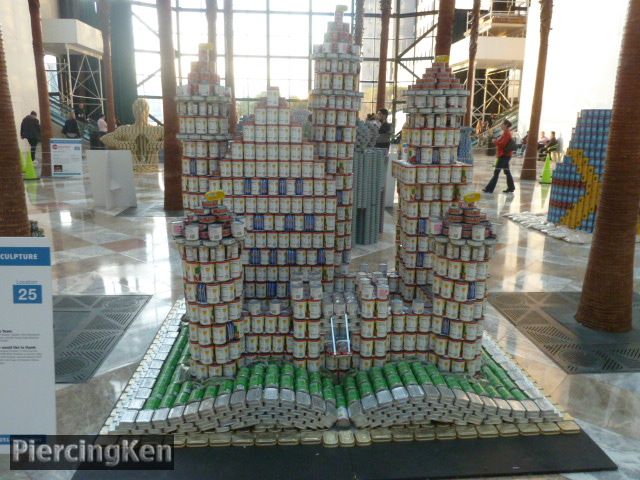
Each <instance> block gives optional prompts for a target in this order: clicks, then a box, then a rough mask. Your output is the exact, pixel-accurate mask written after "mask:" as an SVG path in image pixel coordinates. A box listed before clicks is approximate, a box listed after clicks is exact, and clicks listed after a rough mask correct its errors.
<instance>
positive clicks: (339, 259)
mask: <svg viewBox="0 0 640 480" xmlns="http://www.w3.org/2000/svg"><path fill="white" fill-rule="evenodd" d="M344 11H345V7H343V6H338V7H337V8H336V13H335V19H334V21H333V22H329V25H328V29H327V32H326V33H325V36H324V42H323V43H322V44H319V45H314V47H313V59H314V88H313V91H312V93H311V96H310V100H309V102H310V108H311V112H312V123H313V135H314V143H315V151H316V154H317V156H318V157H319V158H320V159H321V160H322V161H323V162H324V163H325V165H326V172H327V173H328V174H330V175H333V176H334V178H335V183H336V191H337V202H338V204H337V209H336V217H337V218H336V247H335V252H336V256H335V265H336V268H338V269H341V270H346V268H347V266H348V264H349V260H350V255H351V245H352V238H351V231H352V218H353V200H354V199H353V154H354V147H355V142H356V119H357V116H358V111H359V110H360V102H361V97H362V94H361V93H360V92H359V73H360V46H358V45H354V44H353V38H352V36H351V34H350V33H349V24H347V23H345V22H344V21H343V14H344Z"/></svg>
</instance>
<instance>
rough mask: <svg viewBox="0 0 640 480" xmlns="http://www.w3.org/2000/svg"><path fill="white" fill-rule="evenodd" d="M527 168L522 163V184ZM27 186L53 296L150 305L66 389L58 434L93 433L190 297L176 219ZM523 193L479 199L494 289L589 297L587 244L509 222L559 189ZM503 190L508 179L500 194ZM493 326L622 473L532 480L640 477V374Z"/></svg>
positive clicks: (384, 256) (372, 256)
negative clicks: (89, 371) (580, 363)
mask: <svg viewBox="0 0 640 480" xmlns="http://www.w3.org/2000/svg"><path fill="white" fill-rule="evenodd" d="M521 163H522V162H521V160H519V159H514V161H513V166H512V168H513V171H514V176H515V178H516V179H517V178H518V176H519V172H520V168H521ZM492 167H493V159H490V158H488V157H485V156H482V155H477V156H476V168H475V178H474V184H475V186H476V188H477V190H478V191H479V190H480V189H481V188H482V186H483V185H484V183H486V182H487V180H488V178H489V176H490V174H491V171H492ZM136 183H137V190H138V201H139V203H140V204H144V205H151V204H153V203H161V202H162V174H161V173H154V174H139V175H137V176H136ZM503 185H504V187H503ZM26 186H27V195H28V201H29V212H30V217H31V218H32V219H33V220H38V221H39V223H40V225H41V226H42V227H43V228H44V229H45V231H46V235H47V236H48V237H49V238H51V239H52V241H53V246H54V266H53V279H54V293H57V294H126V293H142V294H150V295H153V298H152V299H151V300H150V302H149V303H148V304H147V306H146V307H145V309H144V310H143V312H142V313H141V315H140V316H139V317H138V318H137V319H136V320H135V321H134V322H133V324H132V325H131V326H130V327H129V330H128V331H127V333H126V334H125V336H124V337H123V338H122V339H121V341H120V342H119V343H118V345H117V346H116V347H115V349H114V350H113V351H112V352H111V354H110V355H109V356H108V358H107V359H106V361H105V362H104V363H103V364H102V366H101V367H100V369H99V371H98V372H97V374H96V375H95V377H94V378H92V379H91V380H90V381H89V382H87V383H84V384H78V385H58V386H57V413H58V433H60V434H84V433H86V434H90V433H95V432H97V431H98V430H99V428H100V427H101V426H102V424H103V422H104V419H105V418H106V417H107V416H108V414H109V413H110V411H111V409H112V407H113V405H114V403H115V401H116V400H117V398H118V396H119V395H120V393H121V391H122V390H123V389H124V387H125V386H126V383H127V381H128V379H129V377H130V375H131V373H132V372H133V370H134V369H135V367H136V364H137V362H138V361H139V360H140V359H141V357H142V355H143V353H144V352H145V350H146V348H147V346H148V345H149V343H150V342H151V340H152V339H153V336H154V335H155V333H156V331H157V329H158V328H159V326H160V323H161V322H162V320H163V319H164V317H165V315H166V314H167V312H168V311H169V309H170V307H171V305H172V304H173V302H175V301H176V300H178V299H179V298H180V297H181V295H182V284H181V266H180V262H179V257H178V255H177V253H176V251H175V250H174V249H173V248H172V246H171V243H170V241H169V238H168V235H167V224H168V222H169V221H170V220H171V219H170V218H164V217H125V216H117V214H118V213H119V212H118V211H106V210H102V209H97V208H95V207H94V206H93V202H92V200H91V196H90V185H89V184H88V182H87V181H86V180H85V181H83V180H82V179H68V180H67V179H55V180H43V181H39V182H27V183H26ZM516 187H517V189H516V192H515V193H514V194H503V193H494V194H492V195H484V196H483V199H482V201H481V206H482V207H483V208H484V209H485V210H486V211H487V213H488V214H489V216H490V218H491V220H492V221H494V222H495V223H496V224H497V225H498V227H497V229H498V232H499V245H498V249H497V253H496V256H495V258H494V259H493V261H492V264H491V278H490V281H489V290H490V291H554V290H565V291H566V290H574V291H578V290H580V287H581V283H582V278H583V276H584V272H585V267H586V262H587V259H588V254H589V248H590V247H589V245H576V244H569V243H566V242H563V241H561V240H556V239H553V238H550V237H548V236H545V235H544V234H541V233H539V232H536V231H532V230H528V229H526V228H523V227H520V226H518V225H517V224H516V223H514V222H512V221H510V220H507V219H506V218H503V217H502V215H504V214H505V213H508V212H523V211H531V212H543V211H545V210H546V208H547V204H548V198H549V193H550V186H548V185H540V184H538V183H533V182H525V183H522V184H516ZM503 188H506V185H505V183H504V180H503V179H501V180H500V183H499V185H498V187H497V188H496V192H500V191H502V189H503ZM394 232H395V228H394V225H393V219H392V215H390V214H388V213H387V214H386V223H385V231H384V233H383V235H382V236H381V241H380V242H379V243H378V244H376V245H372V246H366V247H360V246H358V247H356V248H355V249H354V251H353V261H352V269H356V268H357V267H358V266H359V265H361V264H362V263H368V264H370V265H376V264H378V263H381V262H389V263H390V264H392V259H393V255H394V248H393V242H394V237H395V233H394ZM636 260H638V257H637V258H636ZM636 265H637V266H638V267H637V268H636V272H637V277H636V291H638V292H640V262H638V261H636ZM486 328H487V330H488V331H489V333H490V334H491V335H492V336H493V338H494V339H495V340H496V342H497V343H498V344H499V345H500V346H501V347H502V348H503V349H504V350H506V351H507V352H509V353H510V354H512V355H513V356H514V358H515V359H516V361H517V362H518V363H519V364H520V365H521V366H522V367H523V368H525V369H526V371H527V372H528V373H529V375H530V376H531V377H532V378H533V379H534V380H535V381H536V382H538V384H539V385H541V386H542V388H543V389H544V390H545V392H546V393H547V395H549V396H550V397H551V399H552V400H553V401H554V402H555V403H557V404H558V405H559V406H560V407H561V408H562V409H564V410H565V411H566V412H567V413H568V414H569V415H571V416H573V417H575V418H576V420H577V421H578V423H579V424H580V425H581V426H582V427H583V428H584V429H585V430H586V431H587V432H588V433H589V434H590V435H591V436H592V438H593V439H594V440H596V441H597V443H598V444H599V445H600V446H601V447H602V448H603V449H604V450H605V451H606V452H607V453H608V454H609V456H611V458H612V459H613V460H614V461H615V462H616V463H617V464H618V465H619V467H620V469H619V470H618V471H617V472H607V473H599V474H598V473H594V474H571V475H567V476H542V477H528V478H540V479H542V478H545V479H548V478H554V479H555V478H570V479H574V480H587V479H638V478H640V373H625V374H600V375H567V374H565V373H564V372H563V371H562V370H561V369H560V368H559V367H558V366H556V365H555V364H554V363H553V362H552V361H551V360H550V359H549V358H548V357H546V356H545V355H544V354H543V353H542V352H541V351H540V350H538V348H537V347H536V346H535V345H534V344H533V343H531V342H530V341H529V340H528V339H527V338H526V337H525V336H524V335H522V334H521V333H520V332H518V330H517V329H516V328H515V327H514V326H513V325H512V324H510V323H509V322H508V321H507V320H506V319H505V318H504V317H502V315H501V314H500V313H498V312H497V311H496V310H495V309H493V308H492V307H491V306H489V307H488V312H487V318H486ZM70 477H71V473H70V472H9V471H8V458H7V457H6V456H0V479H5V478H6V479H12V480H13V479H26V478H30V479H50V478H70Z"/></svg>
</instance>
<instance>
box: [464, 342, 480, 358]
mask: <svg viewBox="0 0 640 480" xmlns="http://www.w3.org/2000/svg"><path fill="white" fill-rule="evenodd" d="M477 351H478V348H477V346H476V342H475V341H465V342H463V344H462V352H461V356H462V358H464V359H465V360H472V359H474V358H475V357H476V355H477Z"/></svg>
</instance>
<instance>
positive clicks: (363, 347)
mask: <svg viewBox="0 0 640 480" xmlns="http://www.w3.org/2000/svg"><path fill="white" fill-rule="evenodd" d="M360 355H362V356H365V357H370V356H372V355H373V340H372V339H369V338H362V339H361V340H360Z"/></svg>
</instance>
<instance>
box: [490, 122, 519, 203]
mask: <svg viewBox="0 0 640 480" xmlns="http://www.w3.org/2000/svg"><path fill="white" fill-rule="evenodd" d="M494 144H495V146H496V150H497V154H498V160H497V161H496V166H495V170H494V171H493V177H491V180H489V183H487V186H486V187H484V189H483V190H482V191H483V192H486V193H493V189H494V188H496V183H498V177H499V176H500V170H504V174H505V175H506V177H507V189H506V190H504V193H512V192H514V191H515V189H516V186H515V185H514V184H513V177H512V176H511V171H510V170H509V162H510V161H511V155H513V152H514V151H515V150H516V149H517V148H518V147H517V145H516V142H515V140H514V139H513V137H512V136H511V122H510V121H509V120H505V121H504V122H502V135H501V136H500V137H499V138H498V139H497V140H496V141H495V142H494Z"/></svg>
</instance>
